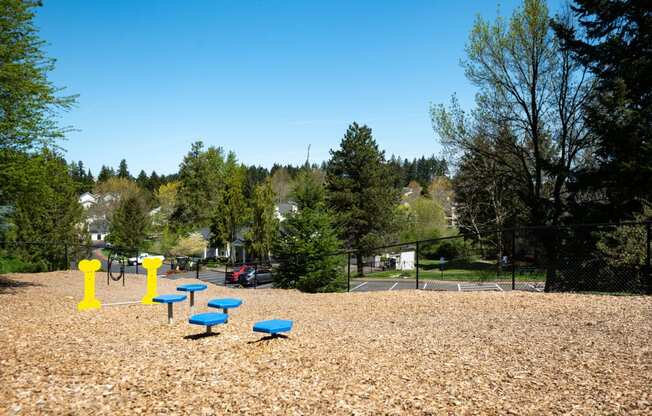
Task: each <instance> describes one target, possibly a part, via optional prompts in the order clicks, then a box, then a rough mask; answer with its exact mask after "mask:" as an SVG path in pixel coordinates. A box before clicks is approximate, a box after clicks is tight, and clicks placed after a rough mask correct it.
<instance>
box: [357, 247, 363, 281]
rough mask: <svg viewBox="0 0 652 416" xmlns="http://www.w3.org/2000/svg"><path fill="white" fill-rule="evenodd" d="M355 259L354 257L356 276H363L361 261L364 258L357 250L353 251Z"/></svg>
mask: <svg viewBox="0 0 652 416" xmlns="http://www.w3.org/2000/svg"><path fill="white" fill-rule="evenodd" d="M355 259H356V261H355V263H356V267H357V270H358V277H362V276H364V263H363V261H364V260H363V257H362V253H360V252H359V251H358V252H357V253H355Z"/></svg>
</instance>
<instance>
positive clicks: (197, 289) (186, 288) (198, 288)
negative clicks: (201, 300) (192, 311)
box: [177, 284, 208, 293]
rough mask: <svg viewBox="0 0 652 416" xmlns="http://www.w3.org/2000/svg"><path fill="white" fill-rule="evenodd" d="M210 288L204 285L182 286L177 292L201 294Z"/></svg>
mask: <svg viewBox="0 0 652 416" xmlns="http://www.w3.org/2000/svg"><path fill="white" fill-rule="evenodd" d="M207 288H208V286H206V285H202V284H191V285H181V286H179V287H177V290H178V291H180V292H190V293H193V292H200V291H202V290H206V289H207Z"/></svg>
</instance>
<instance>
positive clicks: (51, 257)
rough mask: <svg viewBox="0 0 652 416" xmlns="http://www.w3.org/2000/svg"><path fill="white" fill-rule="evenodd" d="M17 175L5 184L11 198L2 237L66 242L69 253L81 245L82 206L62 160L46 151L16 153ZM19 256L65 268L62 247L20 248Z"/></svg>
mask: <svg viewBox="0 0 652 416" xmlns="http://www.w3.org/2000/svg"><path fill="white" fill-rule="evenodd" d="M15 157H16V160H15V162H16V163H18V164H19V166H21V171H20V174H16V175H14V176H13V178H12V179H13V180H12V181H10V182H8V183H5V184H4V186H3V190H4V191H6V192H8V193H9V194H10V195H12V204H11V205H10V206H11V215H10V216H9V218H8V223H9V229H8V233H7V235H6V236H5V237H7V238H8V239H10V240H15V241H57V242H63V243H68V244H70V245H71V247H70V248H71V250H72V249H73V248H74V247H73V246H75V245H76V244H79V243H80V242H83V238H84V235H83V229H80V228H79V225H80V224H82V223H83V220H82V216H83V211H82V207H81V205H80V204H79V201H78V193H77V184H76V183H75V181H74V180H73V179H72V177H71V176H70V173H69V170H68V166H67V165H66V163H65V161H64V160H63V159H62V158H61V157H59V156H58V155H56V154H55V153H53V152H51V151H49V150H46V149H44V150H42V151H41V152H40V153H38V154H36V155H30V154H26V153H16V156H15ZM22 249H24V252H22V253H19V254H20V257H21V258H23V259H25V260H29V261H37V260H44V261H45V262H47V264H48V267H49V268H60V267H64V268H68V267H69V265H67V264H65V253H64V250H63V247H62V246H61V245H33V246H29V247H27V246H23V247H22Z"/></svg>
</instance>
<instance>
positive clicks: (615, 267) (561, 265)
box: [0, 222, 652, 294]
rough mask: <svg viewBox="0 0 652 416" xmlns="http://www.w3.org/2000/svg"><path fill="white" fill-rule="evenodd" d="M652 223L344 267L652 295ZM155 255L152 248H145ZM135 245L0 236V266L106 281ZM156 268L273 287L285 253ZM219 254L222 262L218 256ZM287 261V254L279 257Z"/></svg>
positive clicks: (371, 278)
mask: <svg viewBox="0 0 652 416" xmlns="http://www.w3.org/2000/svg"><path fill="white" fill-rule="evenodd" d="M651 228H652V223H651V222H645V223H622V224H588V225H574V226H559V227H523V228H513V229H504V230H492V231H487V232H475V233H468V234H460V235H454V236H449V237H443V238H438V239H431V240H422V241H414V242H407V243H399V244H394V245H388V246H383V247H378V248H374V249H371V250H368V251H367V252H365V253H358V252H357V251H345V252H338V253H334V254H328V253H325V254H324V256H330V255H336V256H340V257H341V258H342V259H343V266H342V267H343V270H342V274H344V275H346V277H347V289H348V290H349V291H361V290H365V291H373V290H398V289H421V290H447V291H477V290H495V291H509V290H527V291H536V292H543V291H547V292H606V293H628V294H650V293H652V278H651V275H652V267H650V240H651V237H652V232H651ZM147 255H152V253H147ZM143 256H144V253H143V251H142V250H139V249H123V248H117V247H110V248H109V247H99V246H92V245H89V244H76V243H64V242H15V241H12V242H9V241H0V274H4V273H8V272H27V273H30V272H43V271H52V270H62V269H77V267H78V263H79V261H80V260H82V259H88V258H98V259H100V260H101V261H102V271H105V272H107V283H110V280H114V281H118V280H120V279H122V280H123V283H124V274H126V273H139V274H145V273H146V271H145V270H144V269H143V267H142V265H141V264H142V260H140V257H143ZM164 257H165V259H164V265H163V267H162V268H161V270H160V271H159V273H160V274H165V275H168V276H170V277H171V278H175V277H177V276H178V277H196V278H198V279H202V280H205V281H207V282H210V283H215V284H224V285H228V284H232V285H238V286H250V287H258V286H259V285H270V284H272V283H273V281H274V272H275V270H276V268H277V267H278V265H279V264H280V263H281V262H282V261H283V260H279V259H269V260H266V261H249V262H245V263H233V262H229V261H228V260H227V259H205V258H202V257H201V256H194V257H193V256H178V257H173V256H164ZM218 260H220V261H218ZM285 261H292V260H291V259H289V260H288V259H286V260H285Z"/></svg>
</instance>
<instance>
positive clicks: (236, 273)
mask: <svg viewBox="0 0 652 416" xmlns="http://www.w3.org/2000/svg"><path fill="white" fill-rule="evenodd" d="M250 269H253V267H252V266H249V265H247V264H243V265H242V266H240V267H238V268H237V269H233V272H232V273H228V274H227V275H226V281H227V283H238V279H240V275H241V274H242V273H246V272H247V271H249V270H250Z"/></svg>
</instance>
